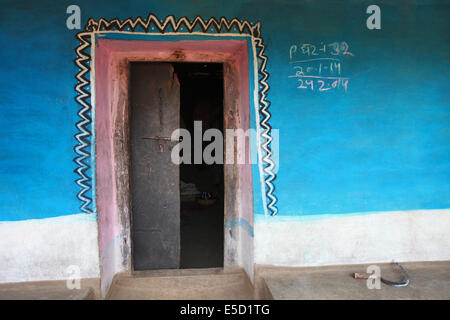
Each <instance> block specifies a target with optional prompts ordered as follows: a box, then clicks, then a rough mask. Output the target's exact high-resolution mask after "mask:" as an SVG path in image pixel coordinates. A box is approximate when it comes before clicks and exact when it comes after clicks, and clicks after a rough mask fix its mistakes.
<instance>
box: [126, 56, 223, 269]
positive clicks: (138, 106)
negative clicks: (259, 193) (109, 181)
mask: <svg viewBox="0 0 450 320" xmlns="http://www.w3.org/2000/svg"><path fill="white" fill-rule="evenodd" d="M130 80H131V81H130V173H131V179H130V182H131V184H130V189H131V205H132V206H131V207H132V208H131V209H132V210H131V222H132V223H131V225H132V226H131V227H132V235H131V236H132V259H133V267H134V269H135V270H150V269H178V268H213V267H223V266H224V201H225V200H224V198H225V197H224V169H223V161H222V162H220V163H212V164H207V163H206V162H205V159H204V158H203V156H202V157H200V158H201V159H199V157H198V156H195V155H194V152H195V149H196V142H195V141H198V140H200V141H202V145H201V151H202V154H203V150H204V148H205V147H206V146H207V145H208V144H210V143H211V141H207V142H203V139H202V138H203V133H204V132H205V131H206V130H208V129H216V130H219V131H220V132H223V122H224V115H223V104H224V103H223V99H224V94H223V88H224V79H223V65H222V64H221V63H167V62H163V63H160V62H132V63H131V65H130ZM194 123H196V126H197V128H198V126H199V125H200V126H201V133H200V135H201V137H198V135H199V132H196V130H195V129H194V127H195V125H194ZM178 128H182V129H186V130H187V131H188V132H189V134H190V137H191V138H190V141H191V143H190V153H191V159H190V161H187V163H182V164H180V165H177V164H174V163H173V162H172V161H171V151H172V150H173V147H174V146H175V145H176V144H177V143H178V142H174V141H170V136H171V134H172V132H173V131H174V130H175V129H178ZM213 139H217V138H213ZM222 139H223V135H222ZM212 142H213V143H221V144H222V146H223V140H222V141H215V140H213V141H212ZM215 152H223V150H221V149H219V150H215V149H214V150H213V151H212V152H211V155H212V156H215V154H214V153H215ZM222 156H223V155H222ZM184 159H185V158H184ZM199 160H200V161H199Z"/></svg>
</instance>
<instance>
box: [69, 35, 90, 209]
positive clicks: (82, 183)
mask: <svg viewBox="0 0 450 320" xmlns="http://www.w3.org/2000/svg"><path fill="white" fill-rule="evenodd" d="M76 37H77V39H78V40H79V41H80V45H79V46H78V47H77V48H76V49H75V51H76V53H77V58H76V59H75V60H74V62H75V64H76V65H77V67H78V69H79V72H78V73H77V75H76V76H75V78H76V79H77V80H78V84H77V85H76V86H75V91H76V92H77V96H76V97H75V101H76V102H78V104H79V105H80V106H81V109H80V110H79V111H78V113H77V114H78V116H79V117H80V118H81V120H80V121H78V122H77V123H76V124H75V126H76V127H77V129H78V133H77V134H75V139H76V140H77V141H78V144H77V145H76V146H75V147H74V151H75V153H76V154H77V156H76V157H75V158H74V159H73V161H74V162H75V163H76V164H77V165H78V167H77V168H76V169H75V170H74V172H75V173H77V174H78V175H79V176H80V178H79V179H77V180H76V181H75V182H76V184H77V185H78V186H79V187H80V188H81V190H80V191H79V192H78V194H77V198H78V200H80V201H81V206H80V209H81V211H82V212H84V213H92V209H91V208H90V205H91V203H92V199H91V198H90V197H89V191H90V190H91V189H92V186H91V177H89V175H88V173H87V171H88V170H89V169H90V165H89V162H88V161H89V158H90V156H91V152H90V147H91V142H90V137H91V131H90V130H89V128H88V126H89V125H90V124H91V123H92V119H91V116H90V115H89V113H90V111H91V109H92V107H91V105H90V103H89V101H87V99H89V98H90V96H91V94H90V92H89V89H88V88H87V87H88V86H89V84H90V81H89V80H88V79H86V78H85V76H86V75H87V74H89V71H90V67H89V62H90V60H91V57H90V55H89V54H88V53H86V52H85V51H84V50H85V49H87V48H90V46H91V43H90V40H91V35H90V34H89V33H79V34H77V35H76Z"/></svg>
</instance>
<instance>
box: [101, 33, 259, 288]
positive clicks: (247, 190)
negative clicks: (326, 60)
mask: <svg viewBox="0 0 450 320" xmlns="http://www.w3.org/2000/svg"><path fill="white" fill-rule="evenodd" d="M94 57H95V58H94V67H95V72H94V74H95V77H94V79H95V80H94V83H93V85H94V86H95V103H94V108H95V131H96V139H95V145H96V203H97V212H98V238H99V251H100V252H99V255H100V276H101V287H102V288H101V289H102V294H103V295H105V294H106V292H107V291H108V289H109V286H110V284H111V282H112V279H113V277H114V275H115V274H117V273H119V272H131V271H132V262H131V261H132V259H131V238H130V224H131V220H130V219H131V210H130V193H129V172H128V171H129V145H128V136H129V126H128V112H129V109H128V101H129V99H128V79H129V63H130V62H131V61H163V62H217V63H223V66H224V128H227V129H237V128H240V129H243V130H245V131H246V130H248V129H249V127H250V105H249V104H250V102H249V101H250V99H249V94H250V92H249V72H250V70H249V59H248V58H249V57H248V44H247V40H195V41H145V40H132V41H131V40H107V39H98V40H97V42H96V46H95V55H94ZM225 148H226V146H225ZM225 150H226V149H225ZM242 152H246V154H247V155H248V154H249V143H246V144H245V146H242V145H240V139H238V141H237V143H235V144H234V154H235V156H237V157H238V156H240V155H241V153H242ZM225 162H226V163H227V159H225ZM224 180H225V209H224V211H225V212H224V214H225V230H224V268H227V267H232V266H240V267H243V268H244V269H245V270H246V272H247V274H248V275H249V277H250V279H251V280H252V281H253V234H252V233H251V232H248V229H247V228H242V227H241V226H242V223H240V222H242V221H244V222H245V223H246V224H249V225H250V226H251V227H253V188H252V172H251V164H249V163H247V164H225V165H224Z"/></svg>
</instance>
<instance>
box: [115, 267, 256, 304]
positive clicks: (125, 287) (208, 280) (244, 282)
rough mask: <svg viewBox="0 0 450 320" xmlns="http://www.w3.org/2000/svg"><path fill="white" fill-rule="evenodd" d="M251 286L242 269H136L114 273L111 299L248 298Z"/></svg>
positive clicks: (249, 298)
mask: <svg viewBox="0 0 450 320" xmlns="http://www.w3.org/2000/svg"><path fill="white" fill-rule="evenodd" d="M253 298H254V296H253V286H252V284H251V282H250V280H249V279H248V276H247V274H246V273H245V271H244V270H242V269H237V268H232V269H228V268H227V269H221V268H211V269H178V270H151V271H138V272H133V273H131V274H118V275H116V276H115V277H114V280H113V283H112V285H111V288H110V290H109V292H108V295H107V299H111V300H127V299H137V300H180V299H188V300H191V299H192V300H251V299H253Z"/></svg>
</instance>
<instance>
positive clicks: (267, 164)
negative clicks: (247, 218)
mask: <svg viewBox="0 0 450 320" xmlns="http://www.w3.org/2000/svg"><path fill="white" fill-rule="evenodd" d="M255 44H256V48H257V49H259V52H258V53H257V56H258V58H259V59H260V61H261V63H260V64H259V65H260V67H259V70H258V73H259V75H260V76H261V77H260V78H259V79H258V82H259V88H258V94H259V106H260V108H259V113H260V115H261V121H260V123H259V124H260V126H261V128H262V129H263V130H262V133H261V137H262V138H263V139H264V142H262V144H261V149H262V150H263V151H264V154H263V157H262V162H263V171H264V183H265V184H266V186H265V187H266V188H265V192H266V197H267V198H268V200H269V202H268V203H267V208H268V209H269V210H270V215H271V216H274V215H276V214H277V213H278V209H277V207H276V206H275V204H276V202H277V198H276V196H275V194H274V192H275V186H274V184H273V181H274V180H275V178H276V174H275V172H274V171H273V169H274V168H275V163H274V162H273V160H272V149H271V147H270V144H271V143H272V140H273V139H272V135H271V132H272V127H271V126H270V124H269V120H270V117H271V114H270V112H269V107H270V101H268V100H267V92H268V91H269V88H270V87H269V84H268V83H267V79H268V78H269V74H268V73H267V71H266V65H267V57H266V56H265V55H264V50H265V47H264V44H263V41H262V39H261V38H260V37H258V38H255Z"/></svg>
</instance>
